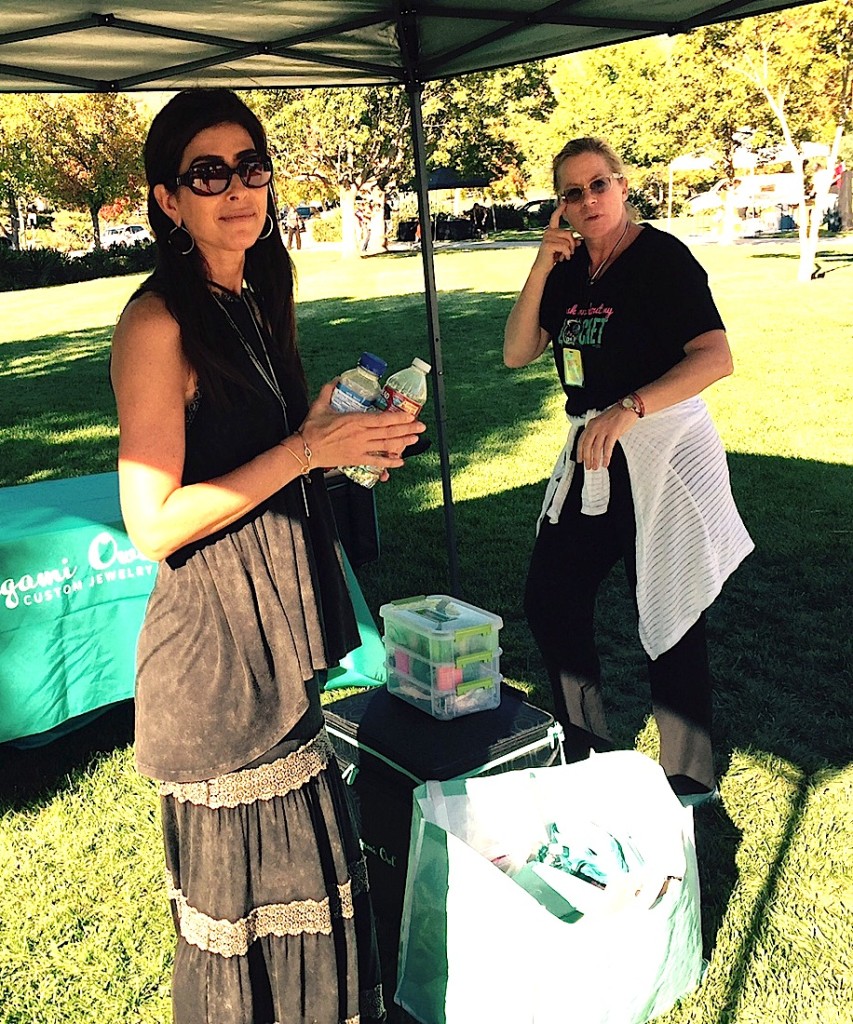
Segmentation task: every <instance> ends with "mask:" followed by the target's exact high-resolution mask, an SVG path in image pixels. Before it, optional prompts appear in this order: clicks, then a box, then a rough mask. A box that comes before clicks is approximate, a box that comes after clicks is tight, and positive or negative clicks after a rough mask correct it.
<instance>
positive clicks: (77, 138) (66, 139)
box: [30, 94, 146, 247]
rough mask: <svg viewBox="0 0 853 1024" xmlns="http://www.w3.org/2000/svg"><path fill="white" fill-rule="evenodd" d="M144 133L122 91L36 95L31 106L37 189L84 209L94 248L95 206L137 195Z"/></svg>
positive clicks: (97, 242) (97, 208)
mask: <svg viewBox="0 0 853 1024" xmlns="http://www.w3.org/2000/svg"><path fill="white" fill-rule="evenodd" d="M145 133H146V125H145V124H144V122H143V120H142V117H141V116H140V114H139V110H138V108H137V106H136V104H135V103H134V102H133V101H132V100H131V99H129V98H128V97H126V96H121V95H115V94H96V95H83V96H64V95H60V96H53V97H39V98H38V100H37V101H36V102H35V104H34V106H33V109H32V126H31V135H30V144H31V146H32V148H33V150H34V152H35V153H36V155H37V165H36V180H37V183H38V184H39V186H40V190H41V192H42V193H43V194H44V195H45V196H46V197H49V198H51V199H52V200H54V201H55V202H56V203H62V204H65V205H67V206H71V207H73V208H75V209H82V210H88V212H89V215H90V217H91V218H92V234H93V238H94V242H95V245H96V246H97V247H100V244H101V232H100V224H99V220H98V215H99V213H100V210H101V208H102V207H103V206H105V205H107V204H108V203H114V202H116V201H118V200H121V199H127V198H134V199H136V198H138V196H139V195H140V191H141V188H142V185H143V183H144V180H145V178H144V172H143V168H142V147H143V144H144V140H145Z"/></svg>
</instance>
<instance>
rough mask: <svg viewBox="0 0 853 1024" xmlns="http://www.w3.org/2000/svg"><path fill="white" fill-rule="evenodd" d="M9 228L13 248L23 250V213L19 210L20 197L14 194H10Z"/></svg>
mask: <svg viewBox="0 0 853 1024" xmlns="http://www.w3.org/2000/svg"><path fill="white" fill-rule="evenodd" d="M9 226H10V228H11V231H10V233H9V235H10V238H11V241H12V248H13V249H20V248H21V211H20V210H19V209H18V197H17V196H16V195H14V193H11V192H10V193H9Z"/></svg>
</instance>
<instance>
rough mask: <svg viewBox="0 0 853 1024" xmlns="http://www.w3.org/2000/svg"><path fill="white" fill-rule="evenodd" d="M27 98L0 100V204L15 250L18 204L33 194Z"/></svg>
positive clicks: (33, 176)
mask: <svg viewBox="0 0 853 1024" xmlns="http://www.w3.org/2000/svg"><path fill="white" fill-rule="evenodd" d="M31 139H32V125H31V121H30V102H29V98H28V97H26V96H16V95H10V96H3V97H0V201H2V203H3V206H4V208H5V209H6V210H7V211H8V215H9V222H10V228H11V230H10V237H11V239H12V245H13V247H14V248H18V245H19V241H18V232H19V226H20V205H21V201H22V200H24V199H26V198H27V197H29V196H31V195H32V194H33V191H34V181H35V166H34V156H33V147H32V143H31Z"/></svg>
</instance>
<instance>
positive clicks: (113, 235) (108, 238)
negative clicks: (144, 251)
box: [101, 224, 154, 249]
mask: <svg viewBox="0 0 853 1024" xmlns="http://www.w3.org/2000/svg"><path fill="white" fill-rule="evenodd" d="M153 241H154V239H153V238H152V237H151V235H150V233H149V231H148V229H147V228H146V227H145V225H144V224H115V225H113V226H112V227H109V228H104V230H103V231H102V232H101V245H102V246H103V247H104V248H105V249H112V247H113V246H115V245H136V244H137V242H153Z"/></svg>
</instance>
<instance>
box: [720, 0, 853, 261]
mask: <svg viewBox="0 0 853 1024" xmlns="http://www.w3.org/2000/svg"><path fill="white" fill-rule="evenodd" d="M702 38H703V41H704V43H705V45H706V46H708V47H711V48H713V50H714V52H715V54H716V55H717V60H718V61H719V62H720V64H721V66H722V67H724V68H725V69H727V70H728V72H729V73H730V74H734V75H737V76H739V77H740V78H742V79H743V80H745V81H746V82H747V83H748V84H749V85H750V86H751V88H752V89H753V90H754V93H755V95H756V96H757V97H760V98H761V99H762V100H763V101H764V102H765V103H766V104H767V108H768V109H769V110H770V111H771V112H772V114H773V117H774V118H775V121H776V123H777V127H778V131H779V133H780V134H781V140H780V141H781V142H782V143H783V148H782V150H781V154H782V155H783V159H784V161H785V162H787V163H790V166H791V169H792V170H793V173H794V174H795V176H796V179H797V185H798V191H799V195H800V202H799V211H800V212H799V217H798V218H797V219H798V228H799V236H800V261H799V269H798V273H797V276H798V278H799V280H801V281H808V280H810V279H811V278H813V277H814V276H816V274H815V255H816V253H817V246H818V240H819V232H820V225H821V222H822V219H823V214H824V210H825V209H826V200H827V197H828V194H829V187H830V184H831V181H832V171H833V169H834V167H835V165H836V162H837V160H838V154H839V147H840V145H841V139H842V136H843V134H844V132H845V130H846V129H848V128H849V127H850V120H851V109H853V95H851V89H853V0H831V2H830V3H825V4H820V5H817V6H815V7H809V8H804V9H795V10H791V11H785V12H782V13H780V14H774V15H765V16H763V17H760V18H751V19H749V20H748V21H746V22H740V23H737V24H735V25H723V26H716V27H714V28H709V29H704V30H703V32H702ZM821 150H822V151H823V152H825V153H826V154H827V155H826V157H825V166H824V167H822V168H819V169H818V170H819V173H814V172H810V171H809V170H807V164H808V163H809V161H810V159H812V158H813V154H814V153H815V152H818V153H819V152H820V151H821Z"/></svg>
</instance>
